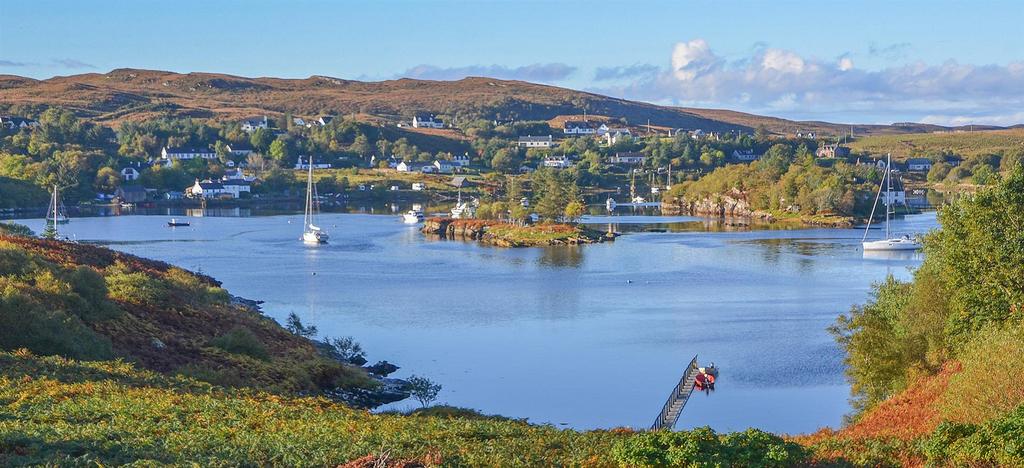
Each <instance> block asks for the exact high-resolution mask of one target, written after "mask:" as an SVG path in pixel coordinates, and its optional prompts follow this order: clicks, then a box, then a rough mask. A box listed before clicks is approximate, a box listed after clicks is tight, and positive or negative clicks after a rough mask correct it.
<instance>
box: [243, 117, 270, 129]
mask: <svg viewBox="0 0 1024 468" xmlns="http://www.w3.org/2000/svg"><path fill="white" fill-rule="evenodd" d="M260 128H270V121H269V120H268V119H267V116H265V115H264V116H262V117H253V118H251V119H245V120H243V121H242V131H244V132H255V131H256V130H257V129H260Z"/></svg>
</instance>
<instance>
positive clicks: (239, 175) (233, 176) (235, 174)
mask: <svg viewBox="0 0 1024 468" xmlns="http://www.w3.org/2000/svg"><path fill="white" fill-rule="evenodd" d="M220 179H221V181H226V180H244V181H246V182H255V181H256V176H252V175H246V174H245V172H243V171H242V170H241V169H228V170H227V171H224V175H223V176H221V178H220Z"/></svg>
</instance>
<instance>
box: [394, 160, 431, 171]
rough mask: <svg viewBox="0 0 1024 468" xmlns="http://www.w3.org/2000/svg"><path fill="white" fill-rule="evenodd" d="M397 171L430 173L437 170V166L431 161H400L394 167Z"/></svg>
mask: <svg viewBox="0 0 1024 468" xmlns="http://www.w3.org/2000/svg"><path fill="white" fill-rule="evenodd" d="M395 170H397V171H398V172H422V173H424V174H432V173H434V172H437V167H436V166H434V165H433V164H431V163H424V162H408V161H402V162H400V163H398V166H396V167H395Z"/></svg>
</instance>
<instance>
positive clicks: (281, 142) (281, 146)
mask: <svg viewBox="0 0 1024 468" xmlns="http://www.w3.org/2000/svg"><path fill="white" fill-rule="evenodd" d="M291 153H292V151H291V147H290V146H289V145H288V142H287V141H286V140H285V139H284V138H278V139H276V140H274V142H273V143H271V144H270V157H271V158H273V159H274V161H276V162H277V163H278V164H280V165H284V164H285V163H287V162H288V161H290V160H291V159H292V154H291Z"/></svg>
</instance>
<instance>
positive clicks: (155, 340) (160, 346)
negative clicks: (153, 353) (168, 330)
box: [150, 337, 167, 349]
mask: <svg viewBox="0 0 1024 468" xmlns="http://www.w3.org/2000/svg"><path fill="white" fill-rule="evenodd" d="M150 344H152V345H153V348H155V349H164V348H166V347H167V345H165V344H164V342H163V341H160V338H156V337H153V339H152V340H151V341H150Z"/></svg>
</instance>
